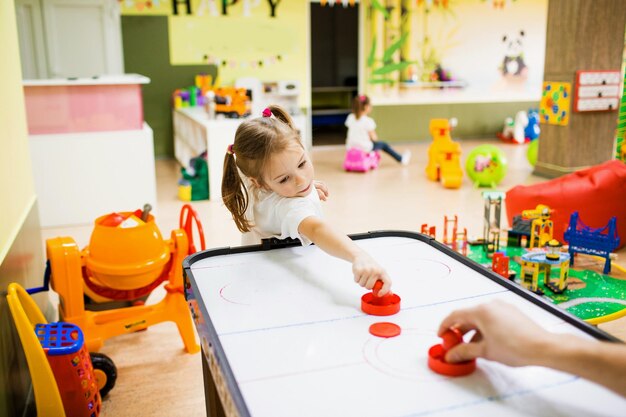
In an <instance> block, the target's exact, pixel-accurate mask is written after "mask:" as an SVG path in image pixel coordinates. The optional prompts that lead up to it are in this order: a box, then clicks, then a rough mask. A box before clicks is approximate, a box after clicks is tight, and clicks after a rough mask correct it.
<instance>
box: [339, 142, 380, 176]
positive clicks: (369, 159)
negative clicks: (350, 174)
mask: <svg viewBox="0 0 626 417" xmlns="http://www.w3.org/2000/svg"><path fill="white" fill-rule="evenodd" d="M379 162H380V153H378V152H376V151H371V152H365V151H363V150H361V149H358V148H350V149H348V152H346V158H345V159H344V161H343V169H345V170H346V171H358V172H367V171H369V170H370V169H376V168H378V163H379Z"/></svg>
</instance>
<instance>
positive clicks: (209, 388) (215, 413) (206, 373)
mask: <svg viewBox="0 0 626 417" xmlns="http://www.w3.org/2000/svg"><path fill="white" fill-rule="evenodd" d="M202 375H203V377H204V401H205V403H206V415H207V417H226V413H225V412H224V407H223V406H222V401H221V400H220V397H219V395H218V394H217V387H216V386H215V381H213V375H211V370H210V369H209V364H208V362H207V359H206V355H205V354H204V349H202Z"/></svg>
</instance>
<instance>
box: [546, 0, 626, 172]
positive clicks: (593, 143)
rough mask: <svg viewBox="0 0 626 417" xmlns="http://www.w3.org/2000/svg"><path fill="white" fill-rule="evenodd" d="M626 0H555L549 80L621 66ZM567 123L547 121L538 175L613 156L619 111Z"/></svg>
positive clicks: (550, 24)
mask: <svg viewBox="0 0 626 417" xmlns="http://www.w3.org/2000/svg"><path fill="white" fill-rule="evenodd" d="M625 25H626V2H625V1H624V0H550V1H549V2H548V28H547V39H546V59H545V69H544V77H543V79H544V81H558V82H568V83H571V86H572V94H574V91H575V78H576V71H579V70H588V71H591V70H614V71H615V70H617V71H619V70H620V69H621V67H622V53H623V49H624V27H625ZM573 108H574V97H572V101H571V106H570V120H569V124H568V125H567V126H557V125H550V124H545V123H543V124H542V125H541V136H540V138H539V140H540V142H539V154H538V157H537V165H536V166H535V173H536V174H538V175H542V176H547V177H556V176H560V175H563V174H567V173H570V172H573V171H576V170H578V169H581V168H586V167H589V166H592V165H597V164H599V163H602V162H605V161H608V160H610V159H612V158H613V145H614V143H615V129H616V127H617V116H618V114H617V111H599V112H583V113H577V112H574V111H573Z"/></svg>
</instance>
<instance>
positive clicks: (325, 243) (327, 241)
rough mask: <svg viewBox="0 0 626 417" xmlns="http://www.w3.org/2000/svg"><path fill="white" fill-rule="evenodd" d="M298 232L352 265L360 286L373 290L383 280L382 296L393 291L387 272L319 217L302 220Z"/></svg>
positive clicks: (356, 280) (355, 278)
mask: <svg viewBox="0 0 626 417" xmlns="http://www.w3.org/2000/svg"><path fill="white" fill-rule="evenodd" d="M298 232H299V233H301V234H303V235H304V236H306V237H307V238H309V239H310V240H311V241H312V242H313V243H315V244H316V245H317V246H319V247H320V248H321V249H322V250H323V251H324V252H326V253H328V254H329V255H332V256H335V257H337V258H340V259H343V260H346V261H348V262H350V263H352V273H353V274H354V281H355V282H357V283H358V284H359V285H360V286H362V287H365V288H367V289H372V288H373V287H374V284H375V283H376V281H378V280H381V281H382V282H383V287H382V288H381V290H380V292H379V294H380V295H385V294H387V293H388V292H389V290H390V289H391V279H389V276H388V275H387V272H386V271H385V270H384V269H383V268H382V267H381V266H380V265H378V263H377V262H376V261H374V259H373V258H372V257H371V256H370V255H369V254H368V253H367V252H365V251H364V250H363V249H361V248H359V247H358V246H357V245H356V244H355V243H354V242H353V241H352V240H350V238H349V237H348V236H346V235H344V234H341V233H338V232H336V231H335V230H333V229H332V228H331V227H330V226H329V225H328V223H326V222H324V221H323V220H322V219H320V218H319V217H315V216H310V217H307V218H305V219H304V220H302V221H301V222H300V225H299V227H298Z"/></svg>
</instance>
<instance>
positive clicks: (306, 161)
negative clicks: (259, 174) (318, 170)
mask: <svg viewBox="0 0 626 417" xmlns="http://www.w3.org/2000/svg"><path fill="white" fill-rule="evenodd" d="M266 168H267V169H266V171H265V175H264V178H263V182H264V183H265V186H266V187H265V188H268V189H270V190H271V191H274V192H275V193H276V194H278V195H280V196H282V197H304V196H306V195H308V194H309V192H311V190H312V189H313V164H312V163H311V159H310V158H309V154H308V153H307V152H306V151H305V150H304V149H302V148H301V147H300V146H298V145H294V146H291V147H289V148H287V149H285V150H284V151H282V152H279V153H276V154H274V155H272V156H271V157H270V159H269V161H268V163H267V165H266Z"/></svg>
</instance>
